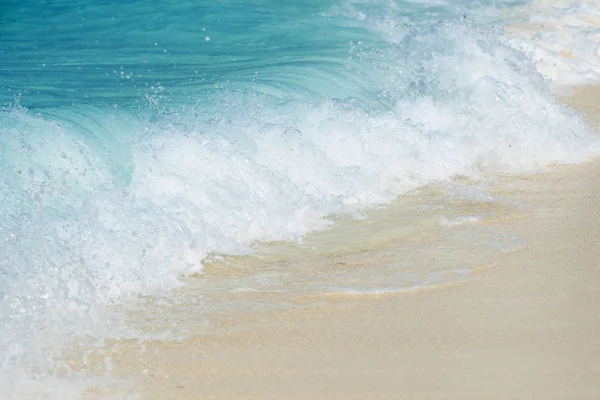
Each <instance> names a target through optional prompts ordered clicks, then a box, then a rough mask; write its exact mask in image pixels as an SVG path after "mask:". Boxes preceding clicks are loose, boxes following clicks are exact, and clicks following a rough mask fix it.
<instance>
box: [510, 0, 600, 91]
mask: <svg viewBox="0 0 600 400" xmlns="http://www.w3.org/2000/svg"><path fill="white" fill-rule="evenodd" d="M512 13H514V14H515V15H516V16H517V19H516V23H515V25H514V26H512V27H509V28H508V29H507V35H508V37H509V38H510V39H509V40H510V43H511V44H512V45H513V46H515V48H518V49H520V50H522V51H523V52H525V53H526V54H528V55H529V56H530V57H531V58H532V60H533V61H534V63H535V64H536V67H537V69H538V71H539V72H540V73H542V74H543V75H544V76H545V77H547V78H549V79H550V80H551V81H552V83H553V84H554V85H555V86H561V85H577V84H585V83H598V82H600V1H598V0H559V1H554V0H535V1H533V2H531V3H529V4H527V5H526V6H523V7H519V8H517V9H516V10H511V14H512ZM520 21H522V22H520Z"/></svg>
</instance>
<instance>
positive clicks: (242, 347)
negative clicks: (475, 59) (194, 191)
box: [92, 88, 600, 400]
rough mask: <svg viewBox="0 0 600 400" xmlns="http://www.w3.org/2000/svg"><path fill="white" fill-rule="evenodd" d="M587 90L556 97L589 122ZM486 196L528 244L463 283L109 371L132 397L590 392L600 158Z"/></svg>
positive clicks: (597, 353) (367, 300) (515, 180)
mask: <svg viewBox="0 0 600 400" xmlns="http://www.w3.org/2000/svg"><path fill="white" fill-rule="evenodd" d="M597 99H600V90H598V89H597V88H583V89H580V90H578V92H577V95H576V96H574V97H572V98H571V99H567V100H566V102H567V103H569V104H571V105H573V106H575V107H577V108H578V109H580V110H582V111H583V112H584V113H586V114H587V116H588V118H591V119H593V118H597V116H598V115H600V113H598V110H597V108H596V105H597V104H599V103H600V102H598V101H597ZM596 121H598V119H596ZM494 192H495V194H496V195H499V196H502V197H511V198H515V199H518V200H520V201H524V202H525V203H526V204H527V205H528V206H529V207H530V211H531V215H530V216H529V217H527V218H520V219H514V220H507V221H501V222H495V223H494V228H496V229H500V230H502V231H505V232H510V233H513V234H516V235H518V236H519V237H521V238H522V239H524V240H525V241H526V242H527V246H526V247H525V248H523V249H521V250H518V251H515V252H512V253H508V254H505V255H503V256H502V258H501V259H500V262H499V263H498V265H497V266H496V267H494V268H490V269H487V270H484V271H480V272H478V273H476V274H475V275H473V276H471V277H470V278H468V279H467V280H466V281H465V282H464V283H461V284H457V285H453V286H450V287H444V288H438V289H437V290H427V291H420V292H415V293H412V294H404V295H387V296H374V297H361V298H354V299H352V298H350V299H348V298H344V299H340V298H331V299H328V300H327V301H326V303H325V305H324V306H323V307H322V308H321V309H319V310H318V311H314V310H312V311H306V310H305V311H289V312H284V313H275V314H273V313H269V314H260V313H259V314H257V315H255V316H253V317H246V318H239V319H233V320H230V321H226V322H221V323H220V324H219V325H218V326H216V327H215V328H214V329H213V330H212V333H209V334H203V335H198V336H197V337H195V338H193V339H191V340H189V341H187V342H184V343H171V344H169V343H154V344H151V343H149V344H147V346H148V347H147V350H146V352H145V353H143V354H141V355H140V354H139V345H131V346H129V347H128V346H127V345H126V344H122V345H120V346H119V351H118V353H120V356H117V357H115V358H114V360H113V364H114V367H113V372H114V373H115V374H116V375H118V376H122V377H124V378H126V379H133V380H134V381H135V382H136V386H135V388H134V391H135V392H138V393H139V394H140V395H141V396H140V397H141V398H142V399H161V400H166V399H600V162H593V163H588V164H586V165H582V166H574V167H556V168H553V169H552V171H550V172H547V173H543V174H536V175H531V176H526V177H507V178H506V179H503V180H502V183H501V184H500V185H499V186H498V187H497V188H496V189H495V190H494ZM92 397H93V396H92Z"/></svg>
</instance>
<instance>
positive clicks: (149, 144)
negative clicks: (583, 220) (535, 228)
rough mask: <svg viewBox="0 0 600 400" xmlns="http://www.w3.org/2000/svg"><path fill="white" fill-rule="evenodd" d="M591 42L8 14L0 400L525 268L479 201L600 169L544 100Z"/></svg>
mask: <svg viewBox="0 0 600 400" xmlns="http://www.w3.org/2000/svg"><path fill="white" fill-rule="evenodd" d="M598 43H600V1H598V0H581V1H577V0H557V1H550V0H542V1H533V2H525V1H514V0H496V1H494V0H473V1H470V0H318V1H317V0H302V1H300V0H287V1H282V0H212V1H206V0H196V1H193V0H160V1H143V0H131V1H117V0H71V1H66V0H37V1H35V0H18V1H17V0H1V1H0V393H3V394H2V395H1V396H0V397H2V398H3V399H80V398H82V396H84V393H85V392H86V390H88V389H90V388H93V387H97V386H103V385H104V386H105V387H108V388H110V387H112V385H114V381H113V380H112V378H111V376H110V375H111V374H110V371H111V361H110V358H109V357H108V356H107V357H106V359H105V363H104V370H103V371H100V373H99V372H98V370H97V369H96V370H94V372H93V373H92V372H90V371H89V369H87V370H86V368H85V366H86V365H87V363H88V362H89V359H90V358H91V357H92V356H93V354H96V353H97V352H101V351H102V349H103V348H105V347H106V346H107V343H110V342H111V341H116V340H123V339H128V340H134V341H138V342H139V343H143V342H144V341H145V340H165V341H179V340H185V339H186V338H188V337H190V335H193V334H197V333H198V332H199V330H202V329H210V325H211V321H218V320H219V319H221V318H234V317H235V316H240V315H242V316H243V315H246V314H249V313H257V312H263V313H265V312H273V313H276V312H279V311H280V310H289V309H293V308H298V307H304V308H311V307H312V308H318V307H319V304H320V302H322V301H324V299H325V298H327V299H329V300H328V301H331V299H332V298H333V299H335V301H344V299H345V298H346V297H352V298H356V297H360V296H381V295H387V294H393V293H399V292H403V291H409V290H419V289H423V288H428V287H433V286H436V285H437V286H439V285H444V284H449V283H452V282H457V281H460V280H464V279H469V276H470V275H471V274H472V273H473V271H475V270H477V269H478V268H481V267H484V266H487V265H489V264H490V263H492V262H493V260H494V259H495V257H497V256H498V255H499V254H501V253H503V252H506V251H512V250H516V249H518V248H520V247H522V246H525V245H526V243H524V242H522V241H521V240H520V239H519V238H518V237H515V236H513V235H511V234H510V233H507V232H496V231H494V230H492V229H490V228H489V227H488V226H487V225H486V221H490V220H494V219H495V218H500V217H506V216H516V215H521V214H527V212H528V208H527V205H526V204H522V203H520V202H519V201H518V200H514V199H501V198H496V197H494V196H492V195H491V194H490V188H492V187H493V186H494V184H495V183H496V182H497V180H498V179H499V177H501V176H504V175H506V174H525V173H534V172H538V171H543V170H544V169H545V168H547V167H548V166H550V165H558V164H575V163H582V162H585V161H587V160H589V159H590V158H591V157H593V156H594V155H595V154H597V153H598V151H599V150H600V140H599V139H598V137H597V136H596V135H595V134H594V132H593V131H592V130H591V128H589V127H588V126H587V125H586V123H585V122H584V121H583V119H582V118H581V117H580V116H579V115H578V114H577V113H576V112H575V111H573V110H570V109H568V108H567V107H565V106H563V105H561V104H560V103H559V102H557V100H555V97H554V96H553V92H554V93H556V92H562V93H568V92H569V90H570V89H569V87H571V86H573V85H584V84H593V83H596V82H597V81H598V80H599V79H600V45H599V44H598ZM194 332H195V333H194ZM127 384H128V383H127V382H123V381H119V385H127ZM99 398H100V397H99ZM110 398H115V399H116V398H120V397H114V396H113V397H110ZM123 398H125V397H123Z"/></svg>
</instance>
